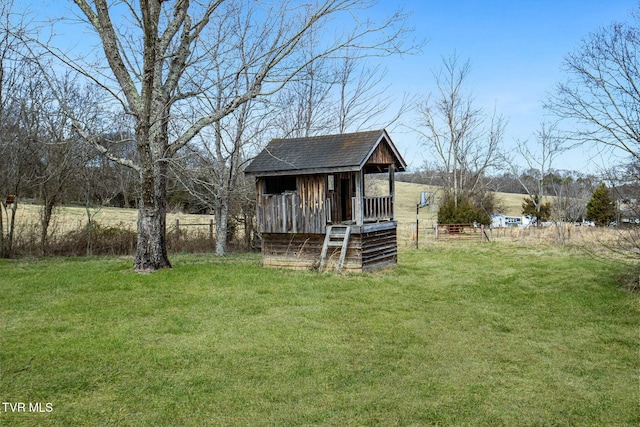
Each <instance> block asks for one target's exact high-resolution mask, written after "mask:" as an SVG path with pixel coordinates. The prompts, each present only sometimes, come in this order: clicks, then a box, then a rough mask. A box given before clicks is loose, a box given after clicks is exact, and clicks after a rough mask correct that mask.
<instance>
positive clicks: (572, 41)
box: [0, 0, 640, 171]
mask: <svg viewBox="0 0 640 427" xmlns="http://www.w3.org/2000/svg"><path fill="white" fill-rule="evenodd" d="M0 1H1V0H0ZM18 3H22V4H29V5H31V9H32V10H33V11H35V12H37V14H38V15H40V16H41V17H42V15H51V16H59V15H60V14H65V13H69V10H73V9H74V8H75V6H73V5H72V2H71V1H69V2H67V1H65V2H53V3H52V2H48V1H45V0H18ZM639 4H640V0H528V1H525V0H404V1H402V0H400V1H399V2H396V1H393V2H392V1H389V0H380V1H379V4H378V5H377V6H376V8H375V10H374V13H375V14H376V15H377V16H378V17H379V18H380V19H382V17H384V16H385V15H388V14H389V13H391V12H393V11H395V10H396V9H397V8H398V7H399V6H400V7H404V10H405V11H406V12H412V15H411V17H410V19H409V21H408V25H409V26H410V27H413V28H414V34H413V36H415V37H416V38H417V39H421V40H426V44H425V46H424V47H423V48H422V51H421V52H420V53H419V54H416V55H405V56H403V57H402V58H399V57H393V58H387V59H384V60H382V61H383V62H384V65H385V66H386V67H387V68H388V75H387V78H388V80H389V81H388V83H389V84H390V85H391V87H390V90H391V91H393V92H394V93H396V98H401V95H400V94H402V93H404V92H407V93H410V94H413V95H418V96H421V97H426V96H427V95H428V94H429V92H431V91H434V89H435V87H434V79H433V75H432V71H436V70H437V69H439V68H440V66H441V64H442V56H450V55H452V54H453V53H454V52H455V53H456V54H457V55H458V56H459V58H460V59H461V60H467V59H468V60H469V61H470V63H471V68H472V71H471V74H470V76H469V79H468V81H467V83H468V86H467V88H468V89H469V90H470V91H471V92H472V93H473V95H474V96H475V99H476V106H477V107H483V108H485V109H487V110H492V109H493V108H494V107H495V108H496V110H497V112H498V113H501V114H503V115H504V116H505V117H506V118H507V119H508V125H507V133H506V136H505V141H504V142H505V149H506V150H507V151H510V150H513V146H514V141H516V140H521V141H524V140H528V141H529V143H530V144H531V145H532V148H533V147H535V144H534V141H535V139H534V137H533V133H534V132H535V131H536V130H537V129H538V128H539V126H540V123H541V122H542V121H543V120H544V119H545V112H544V110H543V108H542V101H543V100H544V98H545V97H546V96H547V94H548V93H549V92H551V91H552V90H553V88H554V86H555V85H556V84H557V83H558V82H559V81H561V80H562V79H563V74H562V72H561V69H560V67H561V64H562V60H563V57H564V56H565V55H566V54H567V53H569V52H571V51H572V50H573V49H574V48H575V47H576V46H577V45H578V43H579V42H580V40H581V39H582V38H584V37H585V36H587V35H588V34H589V33H590V32H591V31H594V30H596V29H597V28H598V27H600V26H606V25H608V24H610V23H611V22H614V21H624V20H627V19H628V18H629V13H630V12H631V11H632V10H634V9H636V10H639ZM74 31H77V29H74ZM71 40H73V41H72V43H78V42H79V40H81V38H80V39H78V38H72V39H71ZM390 95H392V94H390ZM402 122H403V123H404V124H406V125H407V127H415V122H416V117H415V115H407V116H406V117H404V118H403V120H402ZM390 130H391V137H392V138H393V139H394V142H395V143H396V144H397V145H398V148H399V149H400V151H401V152H402V154H403V155H404V156H405V157H406V159H407V161H408V163H409V164H410V166H411V167H413V168H417V167H420V166H422V164H423V163H424V160H425V157H424V154H423V153H424V152H425V148H424V147H423V146H421V145H420V141H419V136H418V135H417V134H416V133H413V132H410V131H407V130H406V127H404V128H403V127H392V128H391V129H390ZM594 156H595V154H594V153H593V152H592V151H591V150H588V149H586V148H582V149H580V150H576V151H573V152H569V153H567V154H566V155H564V156H563V157H562V158H559V159H558V160H557V162H556V163H555V164H554V165H553V166H554V167H556V168H558V169H571V170H589V171H596V170H597V169H598V167H599V166H600V165H601V164H602V163H603V162H606V161H607V159H601V158H599V157H597V158H594Z"/></svg>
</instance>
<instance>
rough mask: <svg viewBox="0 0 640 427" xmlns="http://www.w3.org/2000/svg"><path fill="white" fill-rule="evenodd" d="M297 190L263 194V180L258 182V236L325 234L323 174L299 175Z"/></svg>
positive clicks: (324, 179) (324, 178)
mask: <svg viewBox="0 0 640 427" xmlns="http://www.w3.org/2000/svg"><path fill="white" fill-rule="evenodd" d="M296 186H297V190H296V191H295V192H289V193H283V194H264V190H263V189H264V181H263V180H262V179H259V180H258V183H257V190H258V191H257V193H258V196H257V206H256V218H257V221H258V229H259V230H260V232H261V233H324V232H325V229H326V212H325V187H326V176H324V175H301V176H298V177H297V178H296Z"/></svg>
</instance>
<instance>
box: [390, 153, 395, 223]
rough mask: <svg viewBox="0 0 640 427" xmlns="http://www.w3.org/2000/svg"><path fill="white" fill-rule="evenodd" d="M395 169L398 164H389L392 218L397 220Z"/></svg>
mask: <svg viewBox="0 0 640 427" xmlns="http://www.w3.org/2000/svg"><path fill="white" fill-rule="evenodd" d="M395 170H396V166H395V165H393V164H391V165H389V196H391V219H392V220H394V221H395V220H396V198H395V189H396V179H395Z"/></svg>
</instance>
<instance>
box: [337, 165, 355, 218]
mask: <svg viewBox="0 0 640 427" xmlns="http://www.w3.org/2000/svg"><path fill="white" fill-rule="evenodd" d="M354 183H355V181H354V180H353V176H352V174H340V175H339V176H338V186H337V188H338V189H339V190H338V197H339V209H338V216H337V222H338V223H345V222H350V221H352V220H353V214H352V206H353V199H352V198H353V195H354V193H355V191H354V189H353V186H354Z"/></svg>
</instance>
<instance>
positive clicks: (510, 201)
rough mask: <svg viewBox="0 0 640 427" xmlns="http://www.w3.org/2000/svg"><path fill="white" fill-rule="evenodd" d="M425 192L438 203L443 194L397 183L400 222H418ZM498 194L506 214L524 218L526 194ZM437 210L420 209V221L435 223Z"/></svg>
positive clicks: (412, 184)
mask: <svg viewBox="0 0 640 427" xmlns="http://www.w3.org/2000/svg"><path fill="white" fill-rule="evenodd" d="M381 184H382V183H378V185H381ZM382 185H383V184H382ZM423 191H428V192H430V193H432V194H433V195H434V199H435V202H436V203H437V199H438V197H439V196H440V195H441V194H442V188H441V187H437V186H433V185H424V184H415V183H411V182H400V181H396V203H397V204H396V216H397V218H398V222H400V223H414V222H415V221H416V204H417V203H419V202H420V193H421V192H423ZM496 194H497V197H498V202H499V203H500V204H501V205H502V206H503V207H504V212H503V213H504V214H506V215H510V216H522V202H523V201H524V198H525V197H526V194H513V193H496ZM436 209H437V208H436V206H435V205H432V206H430V207H426V208H422V209H420V221H421V222H424V221H426V222H427V223H430V222H431V223H435V222H436V218H437V210H436Z"/></svg>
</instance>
